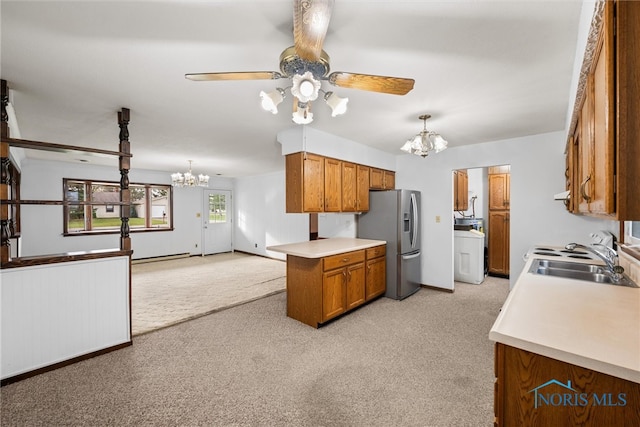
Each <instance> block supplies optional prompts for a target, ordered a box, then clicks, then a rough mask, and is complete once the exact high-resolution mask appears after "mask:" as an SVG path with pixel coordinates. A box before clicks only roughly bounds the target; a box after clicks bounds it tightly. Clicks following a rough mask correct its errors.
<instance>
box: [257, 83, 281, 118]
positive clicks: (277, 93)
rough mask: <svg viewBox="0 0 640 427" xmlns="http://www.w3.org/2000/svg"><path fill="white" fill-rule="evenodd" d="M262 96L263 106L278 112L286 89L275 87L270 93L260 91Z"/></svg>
mask: <svg viewBox="0 0 640 427" xmlns="http://www.w3.org/2000/svg"><path fill="white" fill-rule="evenodd" d="M260 98H261V99H262V108H264V109H265V110H267V111H269V112H271V113H273V114H278V105H279V104H280V103H281V102H282V100H283V99H284V90H283V89H280V88H275V89H274V90H273V91H271V92H269V93H267V92H265V91H260Z"/></svg>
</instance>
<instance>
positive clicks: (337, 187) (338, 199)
mask: <svg viewBox="0 0 640 427" xmlns="http://www.w3.org/2000/svg"><path fill="white" fill-rule="evenodd" d="M324 211H325V212H340V211H342V162H341V161H340V160H336V159H331V158H327V157H325V158H324Z"/></svg>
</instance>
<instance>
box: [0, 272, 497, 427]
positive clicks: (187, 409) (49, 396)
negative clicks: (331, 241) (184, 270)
mask: <svg viewBox="0 0 640 427" xmlns="http://www.w3.org/2000/svg"><path fill="white" fill-rule="evenodd" d="M508 289H509V281H508V280H505V279H497V278H487V280H485V281H484V283H482V284H481V285H470V284H464V283H456V291H455V292H454V293H453V294H451V293H447V292H442V291H436V290H432V289H421V290H420V291H418V292H417V293H416V294H415V295H412V296H410V297H409V298H407V299H405V300H403V301H395V300H392V299H389V298H380V299H377V300H375V301H372V302H371V303H370V304H367V305H364V306H362V307H360V308H358V309H356V310H354V311H353V312H351V313H349V314H347V315H346V316H343V317H340V318H338V319H337V320H335V321H334V322H329V323H328V324H327V325H325V326H323V327H321V328H320V329H314V328H312V327H309V326H307V325H304V324H302V323H300V322H297V321H295V320H293V319H291V318H288V317H287V316H286V314H285V313H286V293H284V292H280V293H278V294H275V295H271V296H269V297H266V298H261V299H258V300H255V301H252V302H250V303H248V304H242V305H239V306H236V307H233V308H231V309H229V310H221V311H218V312H216V313H212V314H210V315H207V316H201V317H198V318H197V319H193V320H191V321H188V322H182V323H180V324H177V325H175V326H172V327H170V328H163V329H161V330H158V331H155V332H152V333H148V334H143V335H140V336H137V337H134V340H133V345H132V346H130V347H127V348H124V349H122V350H118V351H114V352H111V353H108V354H105V355H102V356H99V357H94V358H92V359H88V360H84V361H82V362H80V363H76V364H73V365H70V366H66V367H64V368H61V369H56V370H54V371H51V372H47V373H44V374H41V375H36V376H34V377H32V378H28V379H26V380H24V381H20V382H17V383H13V384H9V385H7V386H5V387H2V388H1V389H0V400H1V401H2V410H1V411H0V425H2V427H14V426H15V427H23V426H87V427H96V426H99V427H102V426H118V427H120V426H122V427H125V426H127V427H128V426H131V427H140V426H144V427H147V426H148V427H155V426H167V427H173V426H175V427H182V426H225V427H226V426H234V427H244V426H246V427H272V426H282V427H320V426H353V427H391V426H393V427H489V426H492V425H493V394H494V381H495V377H494V372H493V343H492V342H491V341H490V340H489V339H488V334H489V330H490V328H491V325H492V324H493V322H494V321H495V319H496V316H497V315H498V313H499V310H500V307H501V306H502V303H503V302H504V299H505V297H506V295H507V292H508Z"/></svg>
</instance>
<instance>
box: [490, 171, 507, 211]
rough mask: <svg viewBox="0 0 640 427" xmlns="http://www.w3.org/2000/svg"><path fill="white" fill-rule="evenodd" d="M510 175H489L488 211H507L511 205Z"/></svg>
mask: <svg viewBox="0 0 640 427" xmlns="http://www.w3.org/2000/svg"><path fill="white" fill-rule="evenodd" d="M510 193H511V175H510V174H509V173H497V174H489V209H490V210H491V209H497V210H504V209H509V205H510V203H511V198H510V197H511V196H510Z"/></svg>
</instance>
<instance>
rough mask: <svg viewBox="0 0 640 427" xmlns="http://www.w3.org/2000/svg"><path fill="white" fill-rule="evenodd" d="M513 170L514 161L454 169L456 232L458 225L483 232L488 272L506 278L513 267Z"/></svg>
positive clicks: (485, 261)
mask: <svg viewBox="0 0 640 427" xmlns="http://www.w3.org/2000/svg"><path fill="white" fill-rule="evenodd" d="M510 172H511V167H510V165H498V166H488V167H481V168H469V169H463V170H454V171H453V180H454V194H453V202H454V206H453V216H454V235H455V230H456V229H458V230H469V229H474V230H477V231H480V232H483V233H484V235H485V239H484V244H485V253H484V260H483V261H484V265H485V274H487V275H490V276H497V277H503V278H508V277H509V268H510V267H509V266H510V261H509V251H510V232H509V226H510V212H509V208H510ZM455 190H457V192H456V191H455ZM458 234H460V233H458ZM455 240H456V239H455V238H454V242H455ZM454 252H455V251H454ZM454 264H455V263H454ZM454 268H455V265H454Z"/></svg>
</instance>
